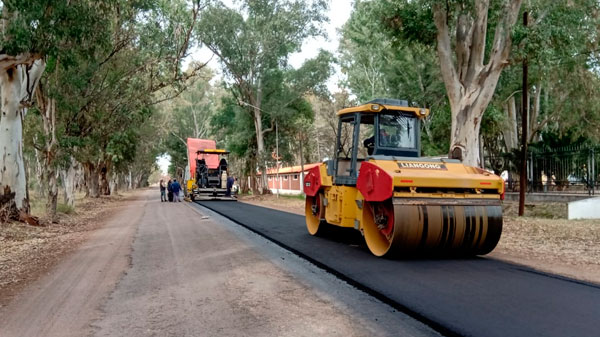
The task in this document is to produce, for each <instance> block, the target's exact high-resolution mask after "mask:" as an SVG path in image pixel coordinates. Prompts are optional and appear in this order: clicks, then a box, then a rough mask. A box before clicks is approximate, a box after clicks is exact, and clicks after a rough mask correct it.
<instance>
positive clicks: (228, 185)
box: [225, 176, 235, 197]
mask: <svg viewBox="0 0 600 337" xmlns="http://www.w3.org/2000/svg"><path fill="white" fill-rule="evenodd" d="M234 182H235V179H233V177H232V176H229V177H227V192H226V193H225V196H226V197H230V196H231V188H232V187H233V183H234Z"/></svg>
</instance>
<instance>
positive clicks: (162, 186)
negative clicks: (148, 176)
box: [160, 179, 167, 202]
mask: <svg viewBox="0 0 600 337" xmlns="http://www.w3.org/2000/svg"><path fill="white" fill-rule="evenodd" d="M163 201H167V188H166V187H165V182H164V181H163V180H162V179H161V180H160V202H163Z"/></svg>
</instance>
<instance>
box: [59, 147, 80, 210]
mask: <svg viewBox="0 0 600 337" xmlns="http://www.w3.org/2000/svg"><path fill="white" fill-rule="evenodd" d="M61 175H62V180H63V186H64V188H65V200H64V201H65V204H67V205H68V206H70V207H73V206H75V185H76V181H77V178H78V170H77V162H76V161H75V160H74V159H73V158H71V160H70V164H69V167H68V168H67V169H66V170H63V171H62V172H61Z"/></svg>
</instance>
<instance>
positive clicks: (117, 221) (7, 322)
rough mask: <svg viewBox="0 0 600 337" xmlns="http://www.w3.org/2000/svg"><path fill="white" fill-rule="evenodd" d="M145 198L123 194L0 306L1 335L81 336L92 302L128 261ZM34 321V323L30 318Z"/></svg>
mask: <svg viewBox="0 0 600 337" xmlns="http://www.w3.org/2000/svg"><path fill="white" fill-rule="evenodd" d="M144 202H145V200H143V199H139V198H138V199H135V198H134V199H133V200H127V204H126V205H127V207H124V208H120V207H119V208H115V209H114V213H113V214H112V215H111V216H108V217H106V216H102V217H101V218H99V219H98V222H100V223H102V226H99V227H98V228H97V229H95V230H93V231H92V232H90V233H89V237H87V238H86V240H83V241H82V242H81V244H80V245H79V246H78V247H77V248H76V249H73V250H72V251H71V254H67V255H64V256H63V258H62V259H61V260H60V261H59V262H58V263H56V264H55V265H54V266H53V268H52V269H51V270H48V272H47V273H46V274H45V275H42V276H41V277H40V278H39V279H38V280H36V281H34V282H32V283H30V284H28V285H27V286H26V287H24V288H23V289H22V291H21V292H20V293H19V294H17V295H16V296H15V297H14V299H13V300H12V301H11V302H10V303H9V304H8V305H7V306H6V307H4V308H2V310H1V311H0V327H1V330H2V335H3V336H19V337H29V336H31V337H34V336H36V337H37V336H46V337H50V336H61V337H70V336H85V335H86V334H87V331H88V330H89V322H90V321H91V320H93V319H94V318H95V317H96V316H97V315H98V312H97V309H96V308H97V307H98V306H99V305H100V303H101V302H102V301H103V300H104V299H105V298H106V296H108V294H109V293H110V291H112V289H114V286H115V284H116V283H117V282H118V280H119V278H120V277H121V276H122V273H123V272H124V271H125V270H126V268H127V267H128V266H129V255H130V253H131V242H132V240H133V236H134V234H135V230H136V228H137V226H136V225H137V223H138V221H139V218H140V217H141V214H142V213H143V211H144V207H143V204H144ZM32 322H35V324H32Z"/></svg>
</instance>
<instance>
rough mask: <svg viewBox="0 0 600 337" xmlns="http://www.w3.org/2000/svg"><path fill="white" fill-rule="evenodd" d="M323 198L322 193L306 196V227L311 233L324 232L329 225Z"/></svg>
mask: <svg viewBox="0 0 600 337" xmlns="http://www.w3.org/2000/svg"><path fill="white" fill-rule="evenodd" d="M323 199H324V196H323V194H322V193H317V194H316V195H315V196H314V197H311V196H308V195H307V196H306V202H305V207H304V213H305V215H306V228H307V229H308V232H309V233H310V235H319V234H322V233H323V230H324V228H325V227H326V226H327V222H326V221H325V206H324V205H323Z"/></svg>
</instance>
